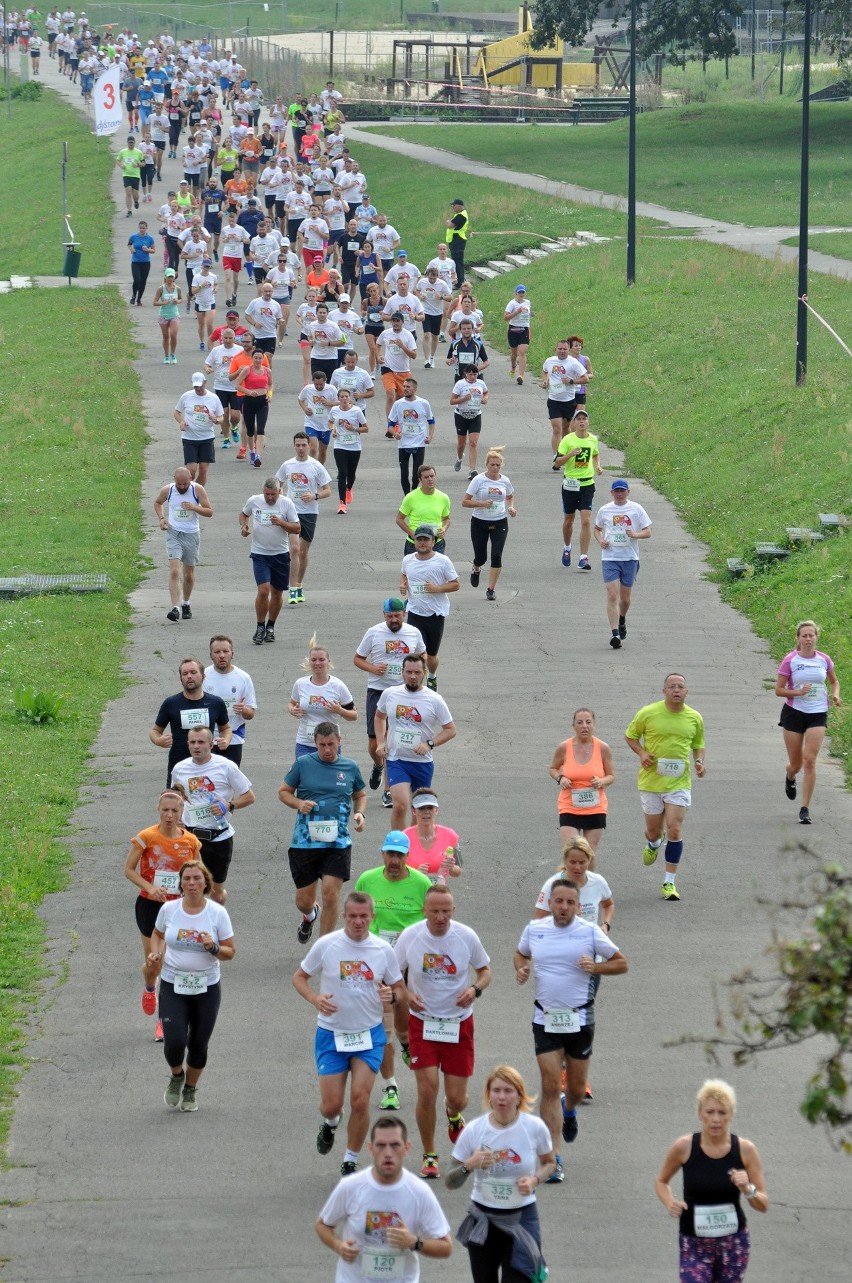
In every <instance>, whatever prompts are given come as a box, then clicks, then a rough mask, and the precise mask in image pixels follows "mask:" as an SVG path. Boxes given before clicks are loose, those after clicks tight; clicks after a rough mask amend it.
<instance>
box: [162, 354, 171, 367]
mask: <svg viewBox="0 0 852 1283" xmlns="http://www.w3.org/2000/svg"><path fill="white" fill-rule="evenodd" d="M171 363H172V358H171V357H170V356H164V357H163V365H171Z"/></svg>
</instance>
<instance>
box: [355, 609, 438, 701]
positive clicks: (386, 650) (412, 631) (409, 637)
mask: <svg viewBox="0 0 852 1283" xmlns="http://www.w3.org/2000/svg"><path fill="white" fill-rule="evenodd" d="M424 653H425V647H424V645H423V634H422V633H421V632H420V630H419V629H418V628H415V627H414V626H413V625H412V624H401V625H400V627H399V628H398V629H397V631H396V632H394V631H393V629H392V628H388V626H387V624H386V623H385V621H384V620H382V622H381V623H380V624H374V625H373V627H372V628H368V629H367V631H366V632H365V633H364V636H363V637H362V638H361V641H360V643H359V645H358V649H357V650H356V652H355V654H356V655H360V656H361V658H362V659H366V660H368V661H369V662H370V663H371V664H387V666H388V667H387V672H386V673H385V674H384V676H382V677H377V676H376V674H375V673H370V674H369V678H368V681H367V689H368V690H374V691H385V690H388V689H389V687H391V686H398V685H399V683H400V682H401V681H402V662H403V660H404V659H405V657H406V655H422V654H424Z"/></svg>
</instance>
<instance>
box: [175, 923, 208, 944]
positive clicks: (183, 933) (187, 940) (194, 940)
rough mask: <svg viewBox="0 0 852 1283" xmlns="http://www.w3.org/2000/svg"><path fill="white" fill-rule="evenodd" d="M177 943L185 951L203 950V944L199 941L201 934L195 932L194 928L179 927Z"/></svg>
mask: <svg viewBox="0 0 852 1283" xmlns="http://www.w3.org/2000/svg"><path fill="white" fill-rule="evenodd" d="M177 943H178V944H180V945H183V947H184V948H185V949H203V948H204V943H203V941H202V939H201V932H200V931H196V930H195V928H194V927H179V928H178V933H177Z"/></svg>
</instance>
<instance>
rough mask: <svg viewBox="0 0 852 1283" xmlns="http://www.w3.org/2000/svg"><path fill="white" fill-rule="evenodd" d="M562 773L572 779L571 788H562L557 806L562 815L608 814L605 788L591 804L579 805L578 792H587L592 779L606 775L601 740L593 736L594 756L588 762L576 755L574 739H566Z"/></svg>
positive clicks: (599, 791) (600, 790) (599, 790)
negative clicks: (578, 759) (577, 757)
mask: <svg viewBox="0 0 852 1283" xmlns="http://www.w3.org/2000/svg"><path fill="white" fill-rule="evenodd" d="M562 774H563V775H566V776H567V777H568V779H569V780H570V781H571V787H570V789H562V788H561V789H560V790H559V795H558V798H557V802H556V806H557V810H558V812H559V814H560V815H606V812H607V806H608V803H607V800H606V792H605V791H604V789H598V790H597V793H598V799H597V801H593V802H592V804H591V805H590V806H583V805H578V804H577V803H578V801H579V800H580V799H579V797H578V794H582V793H584V792H587V791H588V790H589V789H591V787H592V780H594V779H600V778H601V777H602V776H603V775H606V771H605V770H604V764H603V754H602V753H601V742H600V740H599V739H595V738H594V736H593V737H592V756H591V757H590V758H589V760H588V762H578V761H577V759H576V758H575V757H574V740H573V738H572V739H568V740H566V741H565V761H564V762H563V763H562Z"/></svg>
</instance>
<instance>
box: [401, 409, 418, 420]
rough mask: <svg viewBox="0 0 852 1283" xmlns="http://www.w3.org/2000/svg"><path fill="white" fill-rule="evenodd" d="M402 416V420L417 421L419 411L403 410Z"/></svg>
mask: <svg viewBox="0 0 852 1283" xmlns="http://www.w3.org/2000/svg"><path fill="white" fill-rule="evenodd" d="M402 418H403V422H406V423H417V421H418V420H419V418H420V412H419V411H418V410H403V412H402Z"/></svg>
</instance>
